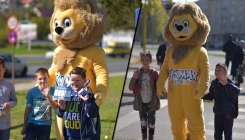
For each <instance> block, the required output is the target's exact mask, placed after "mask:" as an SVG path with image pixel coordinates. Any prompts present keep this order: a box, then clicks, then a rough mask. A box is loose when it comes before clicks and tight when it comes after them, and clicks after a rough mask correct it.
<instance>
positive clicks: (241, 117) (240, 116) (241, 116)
mask: <svg viewBox="0 0 245 140" xmlns="http://www.w3.org/2000/svg"><path fill="white" fill-rule="evenodd" d="M240 112H241V111H240V110H239V113H240ZM237 119H242V120H245V115H238V117H237Z"/></svg>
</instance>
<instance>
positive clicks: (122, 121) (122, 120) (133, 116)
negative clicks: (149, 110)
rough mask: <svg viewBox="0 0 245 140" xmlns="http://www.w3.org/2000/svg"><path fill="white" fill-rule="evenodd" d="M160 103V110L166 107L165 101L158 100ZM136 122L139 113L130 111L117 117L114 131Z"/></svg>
mask: <svg viewBox="0 0 245 140" xmlns="http://www.w3.org/2000/svg"><path fill="white" fill-rule="evenodd" d="M160 102H161V108H163V107H165V106H167V100H166V99H165V100H160ZM128 116H130V119H129V118H128ZM137 120H139V112H138V111H131V112H129V113H128V114H126V115H124V116H122V117H119V118H118V119H117V126H116V131H118V130H120V129H122V128H124V127H126V126H128V125H130V124H131V123H134V122H136V121H137Z"/></svg>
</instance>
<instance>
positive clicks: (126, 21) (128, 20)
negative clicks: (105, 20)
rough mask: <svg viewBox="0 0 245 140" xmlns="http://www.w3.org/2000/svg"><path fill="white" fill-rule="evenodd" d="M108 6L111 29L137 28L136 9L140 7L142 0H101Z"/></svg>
mask: <svg viewBox="0 0 245 140" xmlns="http://www.w3.org/2000/svg"><path fill="white" fill-rule="evenodd" d="M100 2H101V3H102V4H104V5H105V6H106V8H107V13H108V15H109V17H110V25H109V28H108V30H111V29H135V9H136V8H140V4H141V1H140V0H100Z"/></svg>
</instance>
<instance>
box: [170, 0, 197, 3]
mask: <svg viewBox="0 0 245 140" xmlns="http://www.w3.org/2000/svg"><path fill="white" fill-rule="evenodd" d="M172 1H173V2H175V3H179V2H181V3H183V2H189V1H192V2H195V1H197V0H172Z"/></svg>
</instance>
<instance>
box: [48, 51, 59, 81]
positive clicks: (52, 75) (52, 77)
mask: <svg viewBox="0 0 245 140" xmlns="http://www.w3.org/2000/svg"><path fill="white" fill-rule="evenodd" d="M56 54H57V52H56V49H55V50H54V55H53V56H54V57H55V56H56ZM48 73H49V76H50V79H49V85H50V86H51V85H53V84H54V82H55V81H56V71H55V65H54V63H52V64H51V67H50V68H49V69H48Z"/></svg>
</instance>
